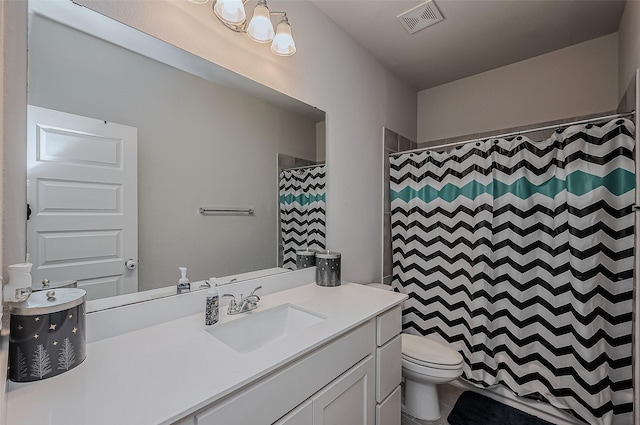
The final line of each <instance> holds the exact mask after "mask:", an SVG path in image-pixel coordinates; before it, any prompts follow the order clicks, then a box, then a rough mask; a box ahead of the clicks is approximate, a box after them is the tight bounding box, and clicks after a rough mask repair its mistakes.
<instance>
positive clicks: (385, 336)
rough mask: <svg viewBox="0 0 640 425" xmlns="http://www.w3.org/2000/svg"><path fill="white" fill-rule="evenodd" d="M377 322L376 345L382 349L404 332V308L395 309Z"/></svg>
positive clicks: (379, 317)
mask: <svg viewBox="0 0 640 425" xmlns="http://www.w3.org/2000/svg"><path fill="white" fill-rule="evenodd" d="M376 321H377V323H376V328H377V330H376V343H377V345H378V346H379V347H380V346H382V345H384V344H385V343H386V342H387V341H389V340H390V339H391V338H393V337H394V336H396V335H398V334H399V333H400V332H401V331H402V307H401V306H397V307H394V308H393V309H391V310H389V311H387V312H386V313H384V314H381V315H380V316H378V317H377V319H376Z"/></svg>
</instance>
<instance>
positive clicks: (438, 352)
mask: <svg viewBox="0 0 640 425" xmlns="http://www.w3.org/2000/svg"><path fill="white" fill-rule="evenodd" d="M402 355H403V356H405V357H408V358H411V359H412V360H415V361H416V363H419V364H426V365H433V366H435V367H438V365H440V366H443V367H444V368H446V367H451V366H458V365H460V364H461V363H462V356H461V355H460V353H458V352H457V351H456V350H454V349H453V348H450V347H447V346H446V345H444V344H441V343H439V342H438V341H434V340H432V339H429V338H425V337H423V336H418V335H410V334H402Z"/></svg>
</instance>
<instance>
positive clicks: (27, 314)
mask: <svg viewBox="0 0 640 425" xmlns="http://www.w3.org/2000/svg"><path fill="white" fill-rule="evenodd" d="M86 300H87V293H86V292H85V291H84V290H83V289H66V288H63V289H56V290H55V291H53V290H51V291H40V292H34V293H33V294H32V295H31V296H30V297H29V299H28V300H26V301H24V302H21V303H14V304H11V305H10V306H9V312H10V313H11V320H10V325H9V326H10V335H9V379H11V380H12V381H15V382H30V381H39V380H41V379H46V378H51V377H52V376H56V375H60V374H61V373H64V372H66V371H67V370H69V369H73V368H74V367H76V366H78V365H79V364H80V363H82V361H83V360H84V359H85V358H86V356H87V354H86V338H85V301H86Z"/></svg>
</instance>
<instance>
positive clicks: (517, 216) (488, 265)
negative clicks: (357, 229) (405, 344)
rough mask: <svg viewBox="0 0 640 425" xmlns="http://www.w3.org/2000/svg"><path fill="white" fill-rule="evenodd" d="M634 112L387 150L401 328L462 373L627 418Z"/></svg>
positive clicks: (609, 418)
mask: <svg viewBox="0 0 640 425" xmlns="http://www.w3.org/2000/svg"><path fill="white" fill-rule="evenodd" d="M633 134H634V126H633V124H632V122H631V121H629V120H624V119H618V120H613V121H610V122H607V123H605V124H603V125H601V126H598V125H592V124H588V125H573V126H570V127H568V128H566V129H564V130H561V129H558V130H557V131H556V133H555V134H554V135H553V136H552V137H551V138H549V139H548V140H545V141H542V142H536V143H533V142H531V141H530V140H529V139H527V138H526V137H524V136H517V137H513V138H510V139H495V140H494V139H489V140H486V141H483V142H478V143H470V144H467V145H465V146H461V147H459V148H458V149H455V150H454V151H452V152H451V153H441V152H427V151H426V152H421V153H412V154H409V153H407V154H403V155H399V156H394V157H391V158H390V163H391V198H392V201H391V211H392V213H391V215H392V216H391V219H392V234H393V287H394V288H395V289H396V290H398V291H400V292H404V293H407V294H409V299H408V300H407V301H406V302H405V304H404V307H405V310H404V312H403V314H404V317H403V318H404V320H403V322H404V329H405V331H406V332H410V333H417V334H422V335H429V336H430V337H431V338H434V339H437V340H441V341H444V342H447V343H449V344H450V345H452V346H453V347H455V349H456V350H458V351H459V352H460V353H461V354H462V356H463V357H464V359H465V365H464V369H463V370H464V375H463V376H464V378H466V379H467V380H468V381H470V382H472V383H474V384H475V385H477V386H479V387H488V386H492V385H504V386H507V387H508V388H510V389H511V390H512V391H513V392H515V393H516V394H518V395H520V396H525V397H530V398H538V399H542V400H546V401H548V402H549V403H551V404H552V405H554V406H556V407H559V408H561V409H566V410H568V411H570V412H573V413H574V414H575V415H577V416H580V417H582V418H583V419H585V420H586V422H587V423H589V424H592V425H596V424H598V425H611V424H613V425H624V424H630V423H631V421H632V419H631V410H632V396H633V390H632V382H631V376H632V370H631V353H632V345H631V344H632V338H631V331H632V320H631V319H632V304H633V269H634V253H633V251H634V214H633V204H634V200H635V199H634V198H635V191H634V189H635V173H634V172H635V165H634V159H633V158H634V157H633V149H634V139H633Z"/></svg>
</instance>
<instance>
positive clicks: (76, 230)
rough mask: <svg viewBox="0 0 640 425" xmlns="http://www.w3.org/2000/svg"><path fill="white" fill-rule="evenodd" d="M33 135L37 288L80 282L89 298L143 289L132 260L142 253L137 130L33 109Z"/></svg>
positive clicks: (31, 248) (30, 163) (30, 246)
mask: <svg viewBox="0 0 640 425" xmlns="http://www.w3.org/2000/svg"><path fill="white" fill-rule="evenodd" d="M27 137H28V139H27V143H28V145H27V202H28V203H29V205H30V208H31V211H32V214H31V216H30V218H29V220H28V221H27V251H28V252H29V254H30V258H31V260H32V262H33V264H34V267H33V269H32V277H33V282H34V288H36V289H37V288H39V287H40V285H41V283H40V282H42V281H43V280H44V279H48V280H49V281H51V286H55V285H56V283H58V282H61V281H69V280H76V281H77V282H78V287H80V288H82V289H85V290H86V291H87V295H88V297H89V299H96V298H103V297H108V296H113V295H121V294H126V293H131V292H136V291H137V289H138V277H137V268H135V267H133V268H127V266H126V265H125V261H126V260H128V259H134V261H135V259H137V250H138V248H137V244H138V242H137V129H136V128H134V127H129V126H124V125H120V124H114V123H111V122H107V121H100V120H96V119H93V118H87V117H82V116H78V115H73V114H68V113H64V112H59V111H55V110H51V109H45V108H40V107H36V106H29V108H28V136H27ZM133 264H135V263H133Z"/></svg>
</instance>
